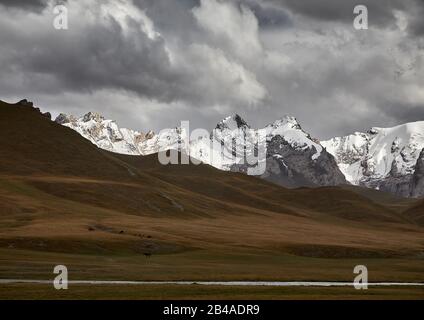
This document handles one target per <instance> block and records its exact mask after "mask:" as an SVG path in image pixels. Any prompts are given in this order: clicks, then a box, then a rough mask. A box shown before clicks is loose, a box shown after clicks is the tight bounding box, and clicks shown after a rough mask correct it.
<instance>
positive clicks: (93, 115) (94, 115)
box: [83, 111, 105, 122]
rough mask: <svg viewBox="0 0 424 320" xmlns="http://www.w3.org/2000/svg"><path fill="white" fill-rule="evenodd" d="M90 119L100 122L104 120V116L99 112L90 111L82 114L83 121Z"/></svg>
mask: <svg viewBox="0 0 424 320" xmlns="http://www.w3.org/2000/svg"><path fill="white" fill-rule="evenodd" d="M91 120H94V121H96V122H101V121H103V120H105V118H104V117H103V116H102V115H101V114H100V113H97V112H91V111H90V112H88V113H86V114H85V115H84V116H83V121H84V122H88V121H91Z"/></svg>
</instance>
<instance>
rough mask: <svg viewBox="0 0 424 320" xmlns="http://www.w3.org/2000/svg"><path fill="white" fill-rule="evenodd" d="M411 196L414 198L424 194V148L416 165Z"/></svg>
mask: <svg viewBox="0 0 424 320" xmlns="http://www.w3.org/2000/svg"><path fill="white" fill-rule="evenodd" d="M411 196H412V197H414V198H418V197H423V196H424V149H423V150H422V151H421V153H420V156H419V158H418V160H417V164H416V165H415V172H414V175H413V177H412V183H411Z"/></svg>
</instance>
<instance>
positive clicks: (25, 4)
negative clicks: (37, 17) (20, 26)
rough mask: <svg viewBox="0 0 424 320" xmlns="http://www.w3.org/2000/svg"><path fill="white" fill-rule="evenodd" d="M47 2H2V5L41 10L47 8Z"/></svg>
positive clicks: (18, 0)
mask: <svg viewBox="0 0 424 320" xmlns="http://www.w3.org/2000/svg"><path fill="white" fill-rule="evenodd" d="M46 3H47V0H0V5H3V6H5V7H11V8H21V9H36V10H41V9H43V8H44V7H45V6H46Z"/></svg>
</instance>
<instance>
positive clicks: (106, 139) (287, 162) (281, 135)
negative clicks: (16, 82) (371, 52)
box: [56, 113, 347, 187]
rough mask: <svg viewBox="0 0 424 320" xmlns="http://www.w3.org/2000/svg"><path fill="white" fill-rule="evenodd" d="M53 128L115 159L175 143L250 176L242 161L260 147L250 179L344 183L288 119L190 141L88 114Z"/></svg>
mask: <svg viewBox="0 0 424 320" xmlns="http://www.w3.org/2000/svg"><path fill="white" fill-rule="evenodd" d="M56 122H57V123H59V124H62V125H64V126H67V127H69V128H72V129H74V130H75V131H77V132H78V133H80V134H81V135H82V136H83V137H85V138H86V139H88V140H90V141H91V142H92V143H94V144H96V145H97V146H98V147H100V148H102V149H105V150H108V151H112V152H117V153H121V154H130V155H149V154H153V153H157V152H159V151H164V150H170V149H174V150H176V149H178V148H179V143H186V145H187V150H188V152H189V153H190V156H191V157H193V158H195V159H198V160H200V161H202V162H203V163H206V164H209V165H211V166H213V167H215V168H218V169H220V170H227V171H228V170H233V171H241V172H246V171H247V170H248V168H249V170H250V169H251V167H252V166H245V165H244V164H245V160H246V158H248V157H252V156H253V154H254V153H255V150H256V151H257V150H258V145H259V143H263V144H265V145H266V147H267V149H268V152H267V153H266V154H264V158H263V159H261V161H263V162H264V165H266V171H265V172H264V170H265V169H264V170H262V171H261V170H259V169H258V170H257V171H256V172H253V174H255V175H259V176H261V177H263V178H265V179H267V180H269V181H272V182H275V183H277V184H280V185H283V186H286V187H299V186H331V185H340V184H346V183H347V182H346V180H345V179H344V177H343V175H342V174H341V172H340V170H339V169H338V167H337V164H336V163H335V161H334V159H333V157H332V156H331V155H330V154H329V153H327V152H326V151H325V149H324V148H323V147H322V146H321V145H320V144H319V142H318V141H317V140H314V139H312V137H311V136H310V135H309V134H307V133H306V132H305V131H304V130H303V129H302V128H301V126H300V125H299V123H298V122H297V120H296V119H295V118H293V117H284V118H282V119H280V120H277V121H275V122H274V123H273V124H270V125H268V126H267V127H265V128H264V129H252V128H251V127H250V126H249V125H248V123H247V122H246V121H245V120H244V119H242V118H241V117H240V116H239V115H237V114H235V115H232V116H229V117H227V118H225V119H223V120H222V121H220V122H219V123H218V124H217V125H216V127H215V129H214V130H212V132H211V133H204V134H203V135H201V136H197V137H195V138H194V139H193V140H190V141H189V138H188V133H187V132H186V131H185V129H184V128H174V129H167V130H162V131H161V132H160V133H158V134H155V133H153V132H148V133H146V134H144V133H140V132H137V131H132V130H129V129H123V128H119V127H118V126H117V125H116V123H115V122H114V121H112V120H105V119H104V117H102V116H101V115H99V114H93V113H87V114H86V115H84V116H83V117H81V118H76V117H73V116H66V115H63V114H61V115H60V116H59V117H58V118H57V119H56ZM261 135H262V141H261V140H260V136H261Z"/></svg>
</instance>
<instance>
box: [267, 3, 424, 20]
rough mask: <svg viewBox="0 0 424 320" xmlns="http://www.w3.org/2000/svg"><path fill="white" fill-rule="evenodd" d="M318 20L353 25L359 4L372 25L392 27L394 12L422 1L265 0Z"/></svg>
mask: <svg viewBox="0 0 424 320" xmlns="http://www.w3.org/2000/svg"><path fill="white" fill-rule="evenodd" d="M265 1H270V2H272V3H274V4H275V5H279V6H281V7H283V8H286V9H289V10H291V11H292V12H294V13H297V14H302V15H305V16H308V17H311V18H314V19H317V20H323V21H340V22H345V23H349V24H351V23H352V14H353V8H354V7H355V6H357V5H359V4H361V5H365V6H366V7H367V8H368V12H369V18H370V24H373V25H378V26H388V25H392V24H393V23H394V22H395V21H396V19H395V16H394V12H393V10H407V9H408V7H410V6H411V4H413V3H414V2H419V1H421V0H390V1H387V0H361V1H358V0H342V1H340V0H320V1H310V0H265Z"/></svg>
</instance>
